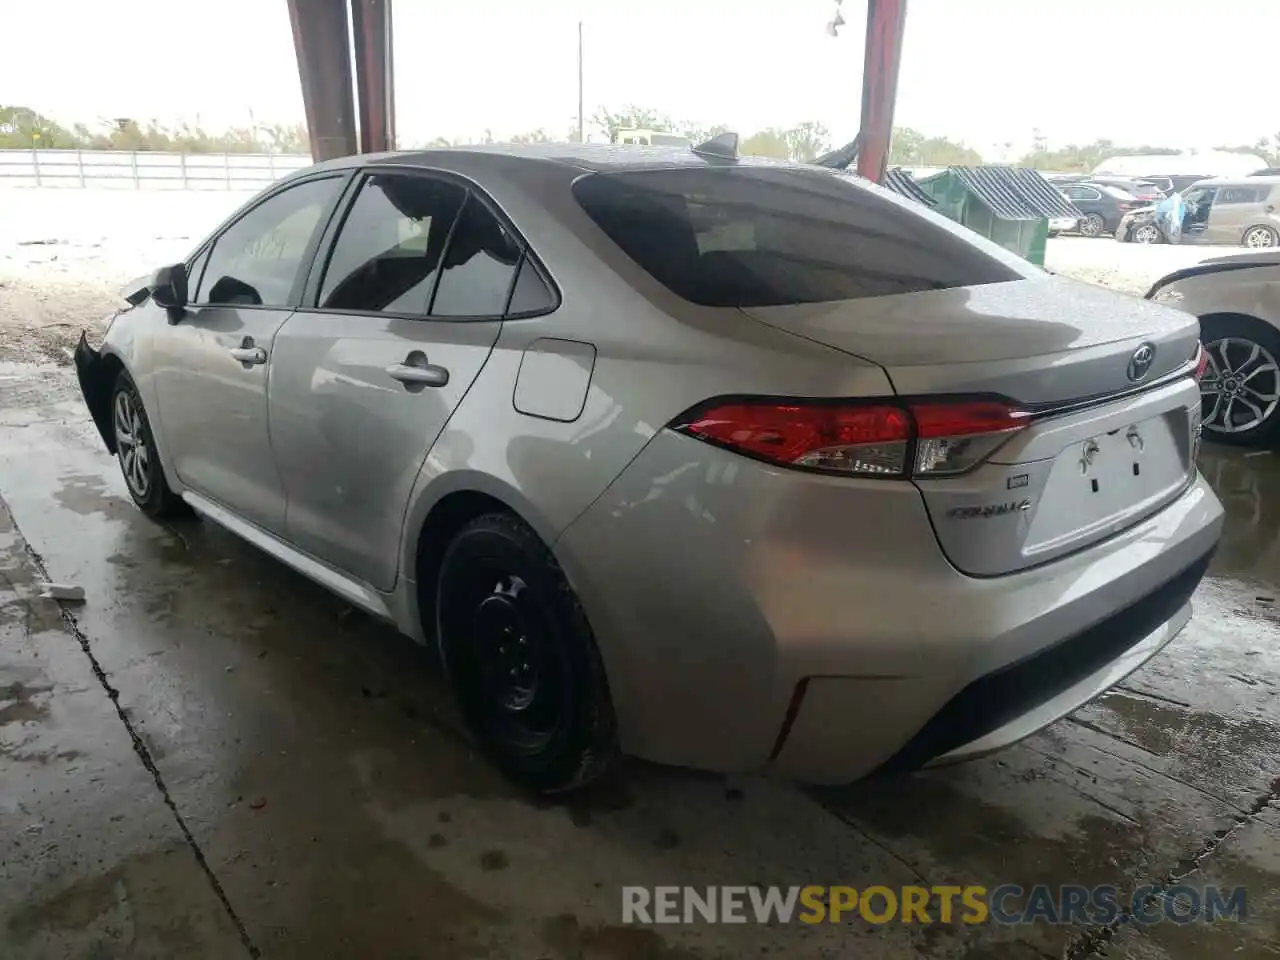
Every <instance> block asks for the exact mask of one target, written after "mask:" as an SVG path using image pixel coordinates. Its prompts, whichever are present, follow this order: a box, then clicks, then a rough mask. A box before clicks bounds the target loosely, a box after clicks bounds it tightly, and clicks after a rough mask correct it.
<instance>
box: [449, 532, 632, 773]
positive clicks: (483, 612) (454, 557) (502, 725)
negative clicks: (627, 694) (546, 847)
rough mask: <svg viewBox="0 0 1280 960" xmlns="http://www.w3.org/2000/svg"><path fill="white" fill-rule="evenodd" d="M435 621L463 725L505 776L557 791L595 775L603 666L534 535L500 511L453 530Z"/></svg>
mask: <svg viewBox="0 0 1280 960" xmlns="http://www.w3.org/2000/svg"><path fill="white" fill-rule="evenodd" d="M436 617H437V629H438V636H439V638H440V650H441V655H442V658H443V660H444V664H445V669H446V671H447V672H448V674H449V679H450V682H451V683H452V685H453V689H454V693H455V695H456V697H457V699H458V704H459V707H460V709H461V711H462V714H463V717H464V719H465V720H466V722H467V725H468V727H469V728H470V729H471V732H472V733H473V735H474V736H475V737H476V739H477V740H478V741H479V742H480V744H481V746H482V747H483V748H484V749H485V751H486V753H488V754H489V756H490V757H491V758H492V759H493V761H494V762H495V763H496V764H497V766H498V767H499V768H501V769H502V771H503V772H504V773H505V774H506V775H507V776H509V777H511V778H512V779H513V780H516V781H517V782H519V783H521V784H522V785H524V786H527V787H529V788H531V789H533V790H535V791H537V792H539V793H557V792H563V791H566V790H571V789H573V788H575V787H578V786H581V785H583V784H586V783H588V782H590V781H591V780H594V779H596V778H598V777H599V776H600V775H601V774H602V773H603V772H604V771H605V770H606V768H607V767H608V764H609V763H610V761H611V760H612V759H613V758H614V756H615V755H616V752H617V748H616V732H615V729H616V728H615V723H614V715H613V707H612V704H611V702H610V699H609V689H608V683H607V681H606V679H605V674H604V666H603V664H602V663H601V660H600V654H599V651H598V650H597V649H596V643H595V638H594V636H593V635H592V633H591V627H590V625H589V624H588V623H587V618H586V615H585V613H584V612H583V610H582V606H581V604H580V603H579V602H578V598H577V596H576V595H575V594H574V592H573V588H572V587H571V586H570V585H569V582H568V580H567V579H566V578H565V576H564V573H563V571H561V569H560V566H559V564H558V563H557V562H556V560H555V557H554V556H552V554H551V551H550V550H548V549H547V547H546V545H545V544H543V543H542V541H541V540H540V539H539V538H538V536H537V534H535V533H534V532H533V531H532V530H531V529H529V527H527V526H526V525H525V524H524V523H522V522H521V521H519V520H518V519H516V518H515V517H512V516H510V515H508V514H500V513H497V514H488V515H485V516H482V517H478V518H477V519H475V520H473V521H471V522H470V523H468V524H467V525H466V526H465V527H463V528H462V530H461V531H459V532H458V534H457V535H456V536H455V537H454V538H453V541H452V542H451V543H450V544H449V547H448V548H447V549H446V551H445V555H444V558H443V560H442V562H441V568H440V579H439V583H438V588H437V594H436Z"/></svg>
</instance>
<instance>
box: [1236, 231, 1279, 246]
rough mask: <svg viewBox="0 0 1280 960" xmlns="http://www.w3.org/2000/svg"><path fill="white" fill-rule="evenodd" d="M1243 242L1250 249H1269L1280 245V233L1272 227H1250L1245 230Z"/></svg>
mask: <svg viewBox="0 0 1280 960" xmlns="http://www.w3.org/2000/svg"><path fill="white" fill-rule="evenodd" d="M1242 242H1243V243H1244V245H1245V246H1246V247H1248V248H1249V249H1250V250H1267V249H1269V248H1272V247H1277V246H1280V234H1277V233H1276V231H1274V230H1272V229H1271V228H1270V227H1263V226H1258V227H1250V228H1249V229H1248V230H1246V231H1245V232H1244V238H1243V241H1242Z"/></svg>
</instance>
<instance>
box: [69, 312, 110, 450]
mask: <svg viewBox="0 0 1280 960" xmlns="http://www.w3.org/2000/svg"><path fill="white" fill-rule="evenodd" d="M75 365H76V379H78V380H79V381H80V393H81V394H82V395H83V396H84V402H85V406H87V407H88V408H89V413H90V415H91V416H92V417H93V423H94V426H96V427H97V428H98V433H99V434H100V435H101V437H102V442H103V443H105V444H106V445H107V449H108V450H109V451H111V452H112V453H115V452H116V437H115V432H114V431H113V430H112V429H111V388H112V386H113V380H114V378H113V377H112V376H111V374H112V371H111V369H109V368H108V367H107V366H106V364H105V363H104V362H103V359H102V355H101V354H100V353H99V352H98V351H97V350H94V349H93V347H91V346H89V340H88V338H87V337H86V336H85V334H84V333H83V332H81V334H80V342H79V343H78V344H76V350H75Z"/></svg>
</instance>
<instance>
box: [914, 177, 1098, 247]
mask: <svg viewBox="0 0 1280 960" xmlns="http://www.w3.org/2000/svg"><path fill="white" fill-rule="evenodd" d="M917 182H918V183H919V185H920V188H921V189H922V190H924V191H925V193H927V194H929V196H930V197H932V198H933V199H934V201H935V205H934V209H935V210H937V211H938V212H939V213H941V214H943V215H944V216H946V217H949V218H950V219H952V220H954V221H956V223H960V224H963V225H964V226H966V227H968V228H969V229H970V230H973V231H974V232H976V233H980V234H982V235H983V236H984V237H986V238H988V239H989V240H992V241H994V242H995V243H998V244H1000V246H1002V247H1004V248H1005V249H1006V250H1011V251H1013V252H1014V253H1016V254H1018V256H1020V257H1024V258H1026V259H1027V260H1030V261H1031V262H1032V263H1034V264H1037V265H1038V266H1044V251H1045V244H1046V242H1047V240H1048V237H1049V221H1050V220H1051V219H1059V218H1061V219H1079V218H1080V216H1081V213H1080V211H1079V210H1077V209H1076V208H1075V206H1074V205H1073V204H1072V203H1071V201H1069V200H1068V199H1067V198H1066V197H1064V196H1063V195H1062V194H1061V193H1059V192H1058V190H1057V189H1056V188H1055V187H1054V186H1053V185H1052V184H1051V183H1049V181H1048V180H1046V179H1045V178H1044V177H1043V176H1041V175H1040V174H1039V173H1038V172H1037V171H1035V170H1027V169H1023V168H1021V167H1000V166H988V167H948V168H947V169H946V170H943V171H942V172H941V173H936V174H934V175H933V176H930V177H924V178H923V179H921V180H919V181H917Z"/></svg>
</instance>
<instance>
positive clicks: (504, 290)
mask: <svg viewBox="0 0 1280 960" xmlns="http://www.w3.org/2000/svg"><path fill="white" fill-rule="evenodd" d="M520 254H521V249H520V243H519V242H518V241H517V240H516V238H515V236H514V235H513V234H512V233H511V231H510V230H508V229H507V228H506V227H505V226H503V225H502V223H501V222H500V221H499V220H498V218H497V217H496V216H494V214H493V213H492V212H491V211H490V210H489V209H488V207H486V206H485V205H484V203H483V202H482V201H481V200H480V199H479V198H477V197H476V196H475V194H472V195H471V196H470V197H468V198H467V202H466V205H465V206H464V207H463V209H462V216H461V217H460V218H459V219H458V226H457V228H456V229H455V230H454V231H453V237H452V239H451V240H450V241H449V247H448V249H447V250H446V251H445V255H444V267H443V269H442V271H441V273H440V283H439V284H438V285H437V287H436V294H435V299H434V300H433V301H432V303H431V315H432V316H433V317H501V316H502V315H503V314H504V313H505V312H506V310H507V301H508V300H509V299H510V297H511V285H512V283H513V282H514V281H515V278H516V268H517V267H518V266H519V265H520Z"/></svg>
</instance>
